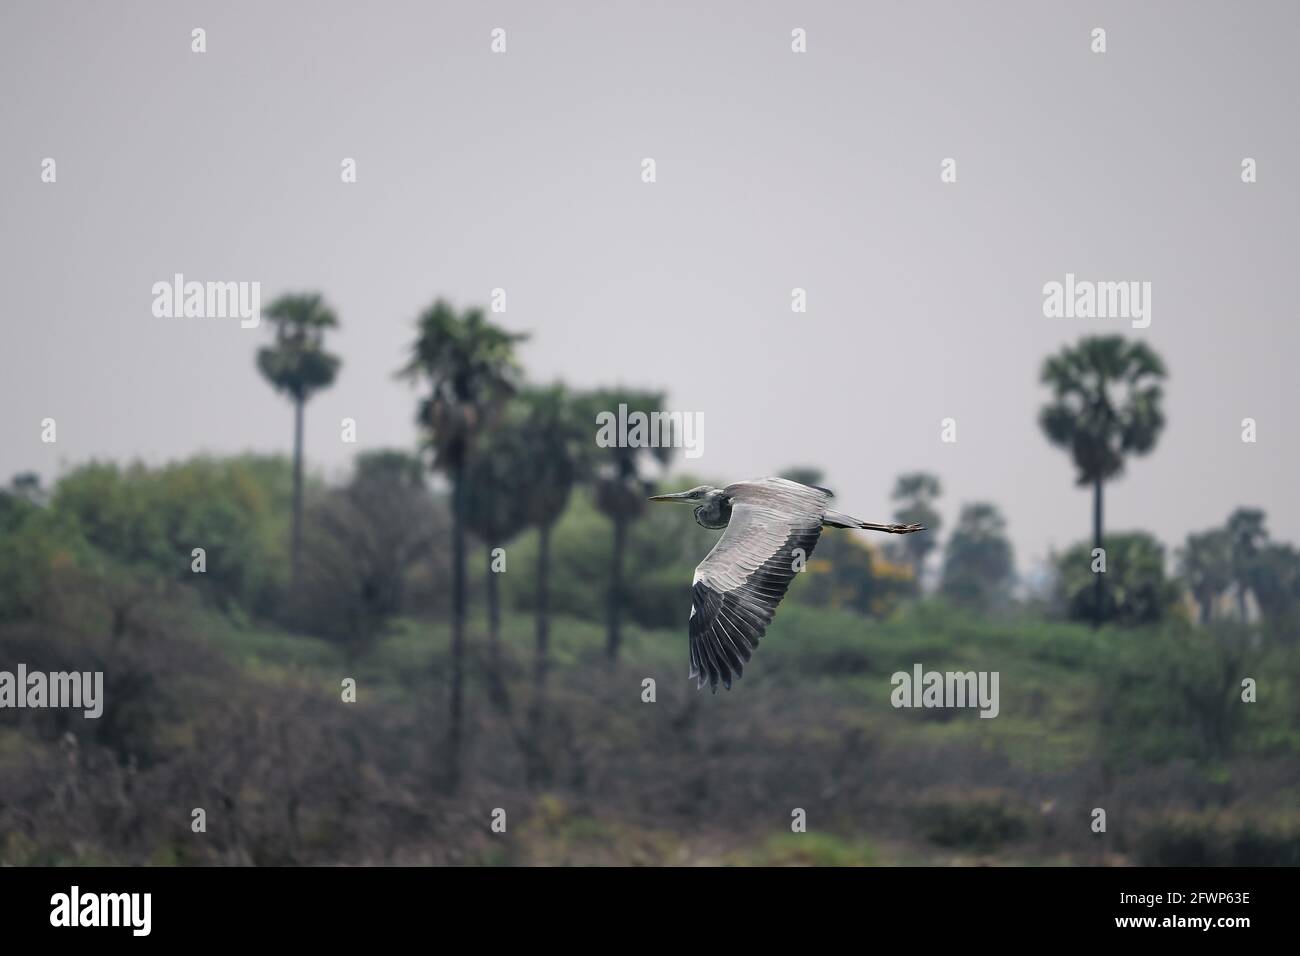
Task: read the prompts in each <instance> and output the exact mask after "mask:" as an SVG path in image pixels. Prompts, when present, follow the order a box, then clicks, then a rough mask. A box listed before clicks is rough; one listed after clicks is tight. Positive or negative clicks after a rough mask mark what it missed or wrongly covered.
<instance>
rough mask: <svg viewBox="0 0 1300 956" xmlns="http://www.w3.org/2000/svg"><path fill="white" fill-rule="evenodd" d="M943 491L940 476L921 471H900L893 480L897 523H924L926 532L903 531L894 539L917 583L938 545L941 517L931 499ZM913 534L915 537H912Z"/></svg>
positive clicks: (918, 583) (917, 583)
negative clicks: (903, 473) (900, 473)
mask: <svg viewBox="0 0 1300 956" xmlns="http://www.w3.org/2000/svg"><path fill="white" fill-rule="evenodd" d="M941 494H943V486H942V485H941V484H940V483H939V479H938V478H937V477H936V476H934V475H932V474H929V473H928V472H924V471H914V472H910V473H908V474H905V475H899V476H898V480H897V481H896V482H894V493H893V495H891V497H892V498H893V499H894V501H897V502H898V503H899V506H898V508H897V509H895V511H894V520H895V521H897V522H899V523H900V524H920V525H924V526H925V528H926V530H927V531H928V532H929V534H905V535H903V536H902V539H901V540H900V541H897V542H894V547H895V548H896V549H897V552H898V555H899V556H900V557H901V558H902V559H903V561H904V562H905V563H907V564H908V565H910V566H911V568H912V575H913V577H914V578H915V580H916V586H917V589H918V590H919V589H920V587H921V575H922V573H923V572H924V570H925V559H926V558H927V557H928V556H929V554H930V552H931V551H933V550H934V549H935V547H937V546H938V543H939V541H938V535H939V528H940V527H941V526H942V525H943V519H942V518H941V517H940V516H939V512H938V511H936V510H935V507H934V500H935V499H936V498H938V497H939V496H940V495H941ZM913 538H915V539H916V540H912V539H913Z"/></svg>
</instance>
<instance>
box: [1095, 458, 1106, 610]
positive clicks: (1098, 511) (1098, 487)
mask: <svg viewBox="0 0 1300 956" xmlns="http://www.w3.org/2000/svg"><path fill="white" fill-rule="evenodd" d="M1101 519H1102V480H1101V479H1100V478H1097V479H1096V480H1094V481H1093V484H1092V546H1093V548H1101V547H1103V545H1102V543H1101V541H1102V535H1101V524H1102V520H1101ZM1105 594H1106V585H1105V574H1104V573H1102V572H1094V573H1093V582H1092V606H1093V618H1092V626H1093V627H1100V626H1101V622H1102V618H1103V617H1104V615H1105V610H1104V608H1103V605H1102V602H1103V601H1104V600H1105Z"/></svg>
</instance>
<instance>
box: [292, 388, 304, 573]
mask: <svg viewBox="0 0 1300 956" xmlns="http://www.w3.org/2000/svg"><path fill="white" fill-rule="evenodd" d="M303 405H304V402H303V400H302V399H301V398H297V399H295V400H294V403H293V528H292V529H290V532H289V534H290V542H289V585H290V589H291V590H292V591H293V592H294V593H297V589H298V568H299V563H300V557H301V554H302V412H303Z"/></svg>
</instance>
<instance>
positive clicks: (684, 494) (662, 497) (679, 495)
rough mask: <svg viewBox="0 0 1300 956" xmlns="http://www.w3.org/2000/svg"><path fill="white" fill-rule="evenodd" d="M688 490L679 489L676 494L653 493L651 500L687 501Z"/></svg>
mask: <svg viewBox="0 0 1300 956" xmlns="http://www.w3.org/2000/svg"><path fill="white" fill-rule="evenodd" d="M687 494H688V492H685V491H679V492H677V494H675V495H651V496H650V498H649V499H648V500H650V501H685V500H686V497H687Z"/></svg>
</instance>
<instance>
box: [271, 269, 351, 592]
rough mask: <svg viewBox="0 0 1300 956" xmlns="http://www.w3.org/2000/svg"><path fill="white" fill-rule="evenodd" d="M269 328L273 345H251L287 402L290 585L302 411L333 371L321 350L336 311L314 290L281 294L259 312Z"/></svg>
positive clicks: (297, 524)
mask: <svg viewBox="0 0 1300 956" xmlns="http://www.w3.org/2000/svg"><path fill="white" fill-rule="evenodd" d="M265 316H266V318H268V319H270V320H271V326H272V328H273V329H274V331H275V345H270V346H264V347H263V348H260V349H258V350H257V368H258V370H259V371H260V372H261V373H262V376H263V377H264V378H265V379H266V380H267V381H268V382H270V383H271V387H272V388H274V389H275V390H276V391H277V392H284V393H285V394H286V395H288V396H289V398H290V400H292V402H293V524H292V527H291V531H290V546H289V576H290V586H291V589H296V587H297V583H298V570H299V565H300V557H301V553H302V417H303V406H304V405H306V404H307V400H308V399H309V398H311V396H312V395H313V394H314V393H315V392H317V391H320V390H321V389H323V388H327V387H328V386H329V385H330V384H331V383H332V382H333V381H334V379H335V377H336V376H337V375H338V371H339V365H340V364H341V360H340V359H339V357H338V356H337V355H331V354H330V353H329V352H326V351H325V346H324V341H325V330H326V329H334V328H338V324H339V322H338V317H337V316H336V315H335V314H334V310H333V309H331V308H330V307H329V306H328V305H326V304H325V300H324V299H323V298H321V296H320V294H319V293H315V292H310V293H303V294H287V295H282V296H280V297H279V298H278V299H276V300H275V301H274V302H272V303H271V306H270V308H269V309H267V311H266V313H265Z"/></svg>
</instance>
